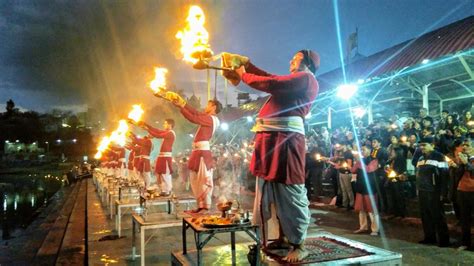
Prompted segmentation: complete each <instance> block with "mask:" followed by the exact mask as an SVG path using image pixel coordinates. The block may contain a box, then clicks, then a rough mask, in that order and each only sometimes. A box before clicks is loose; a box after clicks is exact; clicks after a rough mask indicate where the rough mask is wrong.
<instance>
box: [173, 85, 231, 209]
mask: <svg viewBox="0 0 474 266" xmlns="http://www.w3.org/2000/svg"><path fill="white" fill-rule="evenodd" d="M164 98H165V99H167V100H169V101H170V102H172V103H173V104H174V105H175V106H177V107H179V108H180V109H181V114H182V115H183V116H184V117H185V118H186V119H187V120H188V121H189V122H191V123H193V124H197V125H199V128H198V130H197V132H196V134H195V136H194V141H193V150H192V152H191V156H190V157H189V161H188V169H189V170H190V177H189V180H190V182H191V190H192V191H193V194H194V197H195V198H196V202H197V204H198V208H197V209H196V210H193V211H192V212H202V211H207V210H209V209H210V208H211V202H212V190H213V189H214V183H213V180H212V175H213V169H214V167H215V166H214V160H213V158H212V153H211V146H210V143H209V141H210V140H211V138H212V136H213V135H214V132H215V131H216V130H217V128H218V127H219V119H218V118H217V117H216V115H217V114H218V113H219V112H220V111H221V109H222V104H221V103H220V102H219V101H218V100H216V99H214V100H210V101H208V102H207V106H206V108H205V109H204V112H199V111H197V110H195V109H194V108H192V107H191V106H190V105H189V104H187V103H186V101H185V100H184V99H183V98H182V97H181V96H179V95H178V94H176V93H173V92H167V93H166V96H165V97H164Z"/></svg>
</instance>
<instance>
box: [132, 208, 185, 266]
mask: <svg viewBox="0 0 474 266" xmlns="http://www.w3.org/2000/svg"><path fill="white" fill-rule="evenodd" d="M184 215H185V214H184V213H180V214H178V215H174V214H167V213H154V214H151V215H149V216H147V218H146V219H144V218H143V217H142V216H140V215H138V214H133V215H132V224H133V226H132V227H133V228H132V260H135V258H136V257H138V256H140V265H145V247H146V244H147V243H148V241H149V240H150V239H151V238H152V237H153V235H154V234H152V235H151V236H150V237H149V238H148V239H147V240H146V241H145V236H146V235H145V233H146V231H147V230H151V229H155V230H156V229H161V228H168V227H174V226H180V225H181V224H182V222H181V219H182V218H183V217H184ZM137 229H138V230H139V231H140V255H137V254H136V231H137Z"/></svg>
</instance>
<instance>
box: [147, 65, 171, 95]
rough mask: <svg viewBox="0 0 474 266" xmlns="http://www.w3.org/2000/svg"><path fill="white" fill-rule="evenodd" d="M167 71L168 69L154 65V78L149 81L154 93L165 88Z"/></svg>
mask: <svg viewBox="0 0 474 266" xmlns="http://www.w3.org/2000/svg"><path fill="white" fill-rule="evenodd" d="M167 73H168V69H166V68H162V67H155V79H154V80H152V81H151V82H150V88H151V89H152V90H153V92H154V93H158V92H159V91H160V90H163V89H165V88H166V78H165V75H166V74H167Z"/></svg>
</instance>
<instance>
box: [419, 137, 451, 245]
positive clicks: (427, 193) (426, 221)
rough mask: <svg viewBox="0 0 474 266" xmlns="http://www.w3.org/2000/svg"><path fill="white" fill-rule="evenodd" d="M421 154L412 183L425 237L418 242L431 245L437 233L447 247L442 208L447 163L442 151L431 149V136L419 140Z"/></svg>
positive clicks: (440, 243) (432, 142) (446, 178)
mask: <svg viewBox="0 0 474 266" xmlns="http://www.w3.org/2000/svg"><path fill="white" fill-rule="evenodd" d="M419 145H420V150H421V152H422V155H421V157H420V158H419V159H418V162H417V164H416V183H417V188H418V198H419V205H420V213H421V222H422V224H423V232H424V235H425V238H424V239H423V240H421V241H420V242H419V243H421V244H435V243H436V235H438V245H439V246H440V247H447V246H449V233H448V226H447V224H446V217H445V215H444V210H443V197H444V195H446V190H447V181H448V164H447V162H446V160H445V157H444V155H443V154H441V153H439V152H437V151H435V150H434V138H433V137H431V136H426V137H423V138H422V139H421V140H420V142H419Z"/></svg>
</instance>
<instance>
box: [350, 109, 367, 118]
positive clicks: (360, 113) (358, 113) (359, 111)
mask: <svg viewBox="0 0 474 266" xmlns="http://www.w3.org/2000/svg"><path fill="white" fill-rule="evenodd" d="M352 111H353V112H354V116H355V117H357V118H362V117H364V115H365V113H366V111H365V109H364V108H362V107H356V108H354V109H353V110H352Z"/></svg>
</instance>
